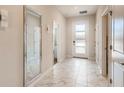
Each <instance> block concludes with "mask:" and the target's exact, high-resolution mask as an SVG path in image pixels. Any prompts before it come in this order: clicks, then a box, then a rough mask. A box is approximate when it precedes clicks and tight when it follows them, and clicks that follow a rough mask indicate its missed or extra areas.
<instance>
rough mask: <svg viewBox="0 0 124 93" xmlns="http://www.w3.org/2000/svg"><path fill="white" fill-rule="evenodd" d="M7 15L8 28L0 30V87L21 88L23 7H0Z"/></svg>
mask: <svg viewBox="0 0 124 93" xmlns="http://www.w3.org/2000/svg"><path fill="white" fill-rule="evenodd" d="M0 9H5V10H7V11H8V13H9V18H8V22H9V26H8V28H6V29H5V30H3V29H1V28H0V86H22V80H23V48H22V47H23V6H0Z"/></svg>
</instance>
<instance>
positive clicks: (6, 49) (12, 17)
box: [0, 6, 65, 86]
mask: <svg viewBox="0 0 124 93" xmlns="http://www.w3.org/2000/svg"><path fill="white" fill-rule="evenodd" d="M28 7H30V8H31V9H32V10H35V11H36V12H39V13H41V15H42V62H41V63H42V64H41V68H42V69H41V70H42V73H44V72H46V71H47V70H48V69H49V68H51V67H52V66H53V50H52V49H53V46H52V45H53V43H52V35H53V34H52V30H53V20H56V21H57V22H58V23H59V25H60V32H61V41H60V42H61V44H60V48H61V50H62V52H61V54H60V57H61V60H64V58H65V56H64V54H65V37H64V35H65V18H64V17H63V16H62V15H61V14H60V13H59V12H58V11H57V10H56V9H55V8H54V7H53V6H50V7H49V6H28ZM0 9H6V10H7V11H8V12H9V27H8V28H7V29H6V30H4V31H1V29H0V86H23V6H0ZM47 26H48V27H49V31H46V28H47Z"/></svg>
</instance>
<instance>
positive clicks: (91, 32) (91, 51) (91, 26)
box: [66, 15, 95, 60]
mask: <svg viewBox="0 0 124 93" xmlns="http://www.w3.org/2000/svg"><path fill="white" fill-rule="evenodd" d="M78 21H87V22H88V24H87V25H88V28H87V29H88V30H87V31H88V32H87V37H88V38H87V57H88V58H89V59H92V60H95V15H89V16H82V17H70V18H67V29H66V31H67V35H66V40H67V43H66V47H67V48H66V51H67V53H66V55H67V57H73V53H72V51H73V48H72V44H73V37H72V24H73V23H75V22H78Z"/></svg>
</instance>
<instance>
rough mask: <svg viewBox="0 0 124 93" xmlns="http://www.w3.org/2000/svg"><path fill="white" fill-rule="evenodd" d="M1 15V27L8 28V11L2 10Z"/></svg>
mask: <svg viewBox="0 0 124 93" xmlns="http://www.w3.org/2000/svg"><path fill="white" fill-rule="evenodd" d="M0 15H1V20H0V27H2V28H7V27H8V11H7V10H4V9H1V10H0Z"/></svg>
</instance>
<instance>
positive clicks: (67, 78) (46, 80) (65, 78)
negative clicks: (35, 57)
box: [33, 58, 109, 87]
mask: <svg viewBox="0 0 124 93" xmlns="http://www.w3.org/2000/svg"><path fill="white" fill-rule="evenodd" d="M108 84H109V83H108V81H107V79H106V78H105V77H103V76H102V75H101V74H100V71H99V69H98V67H97V64H96V63H95V62H94V61H91V60H87V59H79V58H71V59H66V60H65V61H64V62H62V63H57V64H56V65H55V66H54V67H53V69H52V70H51V71H49V72H48V73H47V74H46V75H45V76H44V77H42V78H41V79H40V80H39V81H37V83H36V84H34V85H33V86H35V87H107V86H109V85H108Z"/></svg>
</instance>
